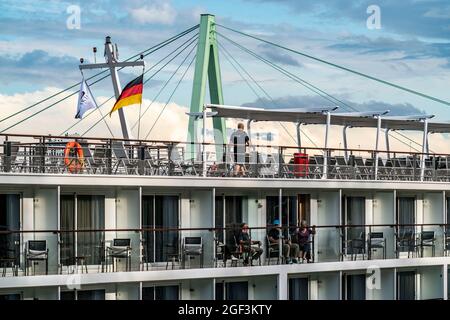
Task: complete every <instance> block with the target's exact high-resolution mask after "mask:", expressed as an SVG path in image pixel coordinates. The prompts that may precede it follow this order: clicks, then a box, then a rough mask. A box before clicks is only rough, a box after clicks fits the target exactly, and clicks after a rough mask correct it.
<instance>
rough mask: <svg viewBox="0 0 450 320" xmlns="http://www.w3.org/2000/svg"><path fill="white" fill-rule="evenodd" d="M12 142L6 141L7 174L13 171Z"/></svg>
mask: <svg viewBox="0 0 450 320" xmlns="http://www.w3.org/2000/svg"><path fill="white" fill-rule="evenodd" d="M11 153H12V150H11V141H5V168H4V170H5V172H10V171H11Z"/></svg>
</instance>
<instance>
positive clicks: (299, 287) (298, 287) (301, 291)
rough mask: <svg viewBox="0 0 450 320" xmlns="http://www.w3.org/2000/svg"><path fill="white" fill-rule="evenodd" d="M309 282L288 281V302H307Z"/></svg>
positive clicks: (300, 280)
mask: <svg viewBox="0 0 450 320" xmlns="http://www.w3.org/2000/svg"><path fill="white" fill-rule="evenodd" d="M308 299H309V281H308V278H290V279H289V300H308Z"/></svg>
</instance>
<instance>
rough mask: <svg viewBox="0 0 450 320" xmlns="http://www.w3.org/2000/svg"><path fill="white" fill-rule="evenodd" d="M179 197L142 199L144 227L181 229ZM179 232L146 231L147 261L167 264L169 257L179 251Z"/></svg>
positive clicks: (149, 197) (153, 196)
mask: <svg viewBox="0 0 450 320" xmlns="http://www.w3.org/2000/svg"><path fill="white" fill-rule="evenodd" d="M179 225H180V223H179V197H178V196H159V195H146V196H143V197H142V227H143V228H150V229H154V228H156V229H168V228H169V229H177V228H178V227H179ZM179 238H180V237H179V232H178V231H176V230H172V231H165V230H161V231H145V232H144V241H145V261H146V262H165V261H167V259H168V255H170V254H176V253H177V252H178V250H179Z"/></svg>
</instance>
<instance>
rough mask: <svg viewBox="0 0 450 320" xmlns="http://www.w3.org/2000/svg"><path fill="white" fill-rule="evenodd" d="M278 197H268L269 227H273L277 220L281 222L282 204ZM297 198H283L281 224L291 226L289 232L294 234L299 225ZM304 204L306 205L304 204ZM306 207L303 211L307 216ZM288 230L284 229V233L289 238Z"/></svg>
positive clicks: (267, 216) (267, 214)
mask: <svg viewBox="0 0 450 320" xmlns="http://www.w3.org/2000/svg"><path fill="white" fill-rule="evenodd" d="M279 199H280V198H279V197H278V196H267V197H266V219H267V220H266V222H267V225H273V223H274V221H275V220H279V216H280V204H279ZM297 200H298V199H297V197H296V196H284V197H281V224H282V225H283V227H287V226H288V225H289V230H290V231H291V232H292V231H294V230H295V228H296V227H297V226H298V225H299V210H298V202H297ZM303 204H305V203H304V202H303ZM306 209H307V208H306V207H305V208H304V210H303V213H304V214H305V218H308V217H307V214H306ZM287 232H288V229H287V228H284V229H283V233H284V236H287Z"/></svg>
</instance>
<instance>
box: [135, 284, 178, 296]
mask: <svg viewBox="0 0 450 320" xmlns="http://www.w3.org/2000/svg"><path fill="white" fill-rule="evenodd" d="M179 291H180V290H179V286H177V285H173V286H154V287H144V288H142V300H178V299H179V294H180V293H179Z"/></svg>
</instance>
